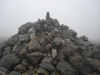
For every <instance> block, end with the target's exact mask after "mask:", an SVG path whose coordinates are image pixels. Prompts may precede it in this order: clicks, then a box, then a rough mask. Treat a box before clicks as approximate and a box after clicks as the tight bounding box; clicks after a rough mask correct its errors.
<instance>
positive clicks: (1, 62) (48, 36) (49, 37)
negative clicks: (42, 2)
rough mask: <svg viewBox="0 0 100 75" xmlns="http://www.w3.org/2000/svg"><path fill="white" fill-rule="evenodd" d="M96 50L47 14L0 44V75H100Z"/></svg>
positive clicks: (98, 56)
mask: <svg viewBox="0 0 100 75" xmlns="http://www.w3.org/2000/svg"><path fill="white" fill-rule="evenodd" d="M99 50H100V48H98V47H96V46H95V45H94V44H92V43H91V42H90V41H89V39H88V38H87V37H86V36H81V37H78V36H77V33H76V32H75V31H74V30H72V29H70V28H69V27H68V26H67V25H64V24H60V23H59V22H58V20H57V19H53V18H51V16H50V13H49V12H47V15H46V19H39V20H38V21H36V22H32V23H26V24H23V25H22V26H21V27H19V29H18V33H16V34H15V35H13V36H12V37H11V38H9V39H8V40H7V41H5V42H3V43H1V44H0V75H100V51H99Z"/></svg>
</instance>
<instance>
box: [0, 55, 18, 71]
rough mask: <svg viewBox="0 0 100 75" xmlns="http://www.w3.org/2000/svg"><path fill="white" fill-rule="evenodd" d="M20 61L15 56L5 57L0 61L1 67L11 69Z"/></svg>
mask: <svg viewBox="0 0 100 75" xmlns="http://www.w3.org/2000/svg"><path fill="white" fill-rule="evenodd" d="M19 61H20V59H19V58H18V57H17V56H15V55H14V54H10V55H6V56H3V57H2V59H1V60H0V66H2V67H5V68H7V69H11V68H12V66H14V65H16V64H18V63H19Z"/></svg>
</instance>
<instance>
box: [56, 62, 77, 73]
mask: <svg viewBox="0 0 100 75" xmlns="http://www.w3.org/2000/svg"><path fill="white" fill-rule="evenodd" d="M56 68H57V70H58V71H60V72H61V74H62V75H75V70H74V69H73V68H72V67H71V65H70V64H69V63H67V62H65V61H61V62H59V63H58V65H57V67H56Z"/></svg>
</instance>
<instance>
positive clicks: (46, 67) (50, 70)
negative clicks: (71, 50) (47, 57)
mask: <svg viewBox="0 0 100 75" xmlns="http://www.w3.org/2000/svg"><path fill="white" fill-rule="evenodd" d="M40 67H41V68H44V69H46V70H48V71H49V72H53V71H55V67H54V66H53V65H52V64H51V63H47V62H45V63H41V64H40Z"/></svg>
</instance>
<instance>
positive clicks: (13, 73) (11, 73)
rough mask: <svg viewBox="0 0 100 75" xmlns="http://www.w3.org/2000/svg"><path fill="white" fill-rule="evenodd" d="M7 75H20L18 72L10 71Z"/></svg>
mask: <svg viewBox="0 0 100 75" xmlns="http://www.w3.org/2000/svg"><path fill="white" fill-rule="evenodd" d="M9 75H22V74H21V73H20V72H16V71H12V72H10V73H9Z"/></svg>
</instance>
